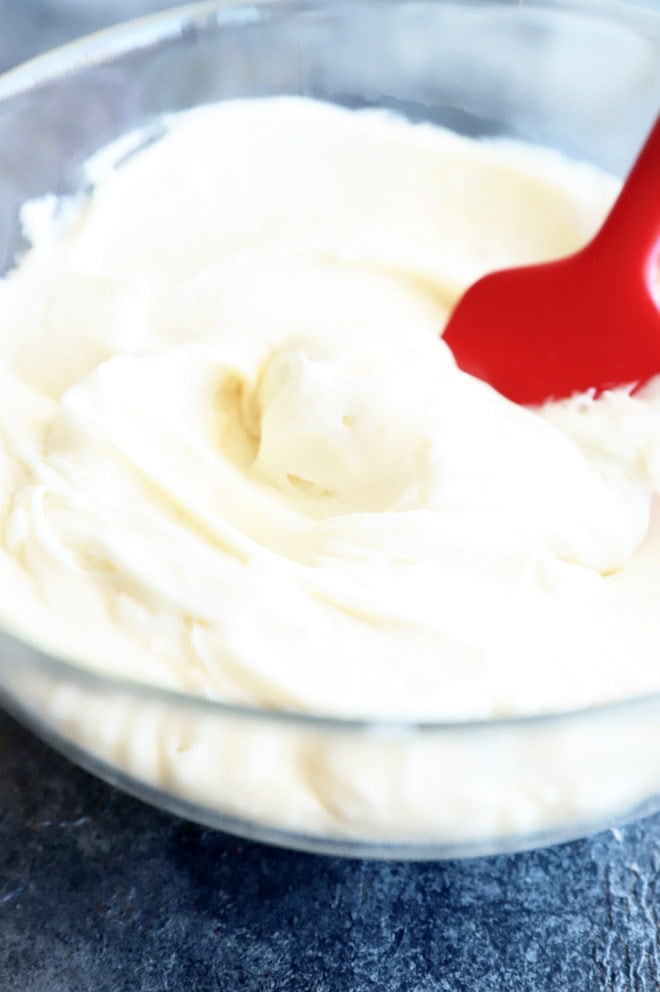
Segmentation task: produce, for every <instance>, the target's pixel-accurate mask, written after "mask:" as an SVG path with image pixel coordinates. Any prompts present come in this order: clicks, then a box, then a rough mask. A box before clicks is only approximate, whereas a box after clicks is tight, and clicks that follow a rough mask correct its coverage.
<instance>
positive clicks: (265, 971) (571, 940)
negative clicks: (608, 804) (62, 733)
mask: <svg viewBox="0 0 660 992" xmlns="http://www.w3.org/2000/svg"><path fill="white" fill-rule="evenodd" d="M0 790H1V791H0V989H2V992H91V990H94V992H165V990H172V992H206V990H216V989H217V990H222V992H238V990H246V992H253V990H254V992H257V990H258V992H339V990H341V992H349V990H350V992H463V990H465V992H527V990H530V992H532V990H533V992H546V990H547V992H594V990H597V989H603V990H608V992H624V990H625V992H652V990H656V989H657V988H658V982H659V976H660V965H659V960H658V958H659V953H658V908H659V906H660V901H659V900H660V892H658V888H657V887H658V870H659V867H660V817H655V818H652V819H649V820H647V821H645V822H642V823H637V824H634V825H631V826H629V827H626V828H625V829H623V830H621V831H617V832H612V831H610V832H608V833H606V834H602V835H600V836H599V837H596V838H593V839H592V840H590V841H584V842H581V843H577V844H569V845H563V846H561V847H556V848H552V849H548V850H544V851H538V852H533V853H530V854H524V855H519V856H516V857H501V858H484V859H480V860H475V861H464V862H447V863H444V864H429V865H414V864H397V863H389V864H380V863H376V862H359V861H342V860H340V859H334V858H332V859H331V858H318V857H312V856H311V855H303V854H292V853H288V852H285V851H278V850H275V849H271V848H267V847H263V846H261V845H257V844H246V843H243V842H241V841H237V840H235V839H232V838H230V837H227V836H225V835H224V834H219V833H215V832H213V831H209V830H204V829H201V828H199V827H195V826H193V825H191V824H187V823H184V822H183V821H181V820H177V819H175V818H174V817H171V816H167V815H166V814H164V813H159V812H156V811H155V810H152V809H150V808H149V807H147V806H145V805H143V804H142V803H139V802H137V801H136V800H134V799H130V798H128V797H126V796H123V795H122V794H120V793H118V792H117V791H116V790H114V789H112V788H110V787H109V786H106V785H104V784H103V783H101V782H98V781H97V780H95V779H93V778H92V777H91V776H89V775H87V774H86V773H85V772H82V771H80V770H78V769H77V768H74V767H73V766H72V765H70V764H69V763H68V762H67V761H65V759H63V758H61V757H59V755H57V754H56V753H55V752H54V751H52V750H50V748H48V747H46V746H45V745H44V744H42V743H41V742H39V741H38V740H36V739H35V738H34V737H32V735H30V734H29V733H28V732H27V731H25V730H22V729H21V728H19V727H18V726H17V725H16V724H15V723H14V722H13V721H12V720H10V719H9V717H6V716H2V715H0Z"/></svg>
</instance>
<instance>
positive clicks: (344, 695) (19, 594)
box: [0, 98, 660, 719]
mask: <svg viewBox="0 0 660 992" xmlns="http://www.w3.org/2000/svg"><path fill="white" fill-rule="evenodd" d="M616 191H617V182H616V181H615V180H614V179H613V178H611V177H609V176H607V175H605V174H603V173H600V172H598V171H597V170H595V169H593V168H591V167H588V166H585V165H582V164H578V163H573V162H570V161H568V160H566V159H564V158H563V157H561V156H560V155H559V154H558V153H556V152H551V151H549V150H543V149H535V148H532V147H530V146H525V145H522V144H517V143H514V142H508V141H473V140H469V139H466V138H462V137H459V136H457V135H455V134H453V133H450V132H448V131H444V130H441V129H439V128H435V127H432V126H430V125H419V124H417V125H415V124H411V123H408V122H406V121H404V120H402V119H398V118H396V117H393V116H389V115H386V114H382V113H374V112H354V111H348V110H343V109H340V108H338V107H334V106H331V105H327V104H322V103H319V102H314V101H312V100H304V99H297V98H276V99H265V100H252V101H230V102H226V103H223V104H219V105H217V106H214V107H209V108H203V109H199V110H195V111H192V112H190V113H187V114H185V115H182V116H180V117H177V118H175V119H173V120H172V121H171V126H170V128H169V131H168V133H167V134H166V135H165V137H163V138H162V139H161V140H159V141H158V142H157V143H155V144H154V145H152V146H150V147H148V148H146V149H145V150H143V151H141V152H139V153H138V154H136V155H135V156H133V157H132V158H130V159H129V160H128V161H127V162H126V163H125V164H123V165H122V166H120V167H118V168H117V169H116V170H114V171H113V172H111V173H110V174H109V175H107V176H105V178H104V179H103V180H102V181H101V182H99V184H98V186H97V188H96V189H95V191H94V193H93V195H92V196H91V198H90V200H89V202H88V204H87V205H86V206H85V208H84V209H83V210H82V211H81V212H80V215H79V216H78V217H77V219H76V220H75V222H74V223H72V224H71V225H70V226H69V227H68V229H67V231H66V232H65V233H64V234H63V235H62V236H61V237H55V238H46V239H43V240H41V241H39V242H37V244H36V245H35V246H34V248H33V249H32V250H31V251H30V252H28V253H27V255H26V256H25V257H24V258H23V259H22V260H21V261H20V263H19V264H18V266H17V267H16V269H15V270H14V271H12V272H11V273H10V274H9V275H8V276H7V277H6V278H5V279H4V280H3V281H2V282H0V327H2V333H1V334H0V591H1V595H0V611H1V617H2V621H3V623H4V624H5V625H6V626H7V627H10V628H11V629H13V630H15V631H17V632H19V633H20V634H22V635H24V636H26V637H27V638H29V639H31V640H36V641H38V642H39V643H40V644H42V645H43V646H45V647H46V648H48V649H49V650H52V651H53V652H55V653H59V654H63V655H65V656H66V657H69V658H72V659H74V660H76V661H78V662H80V663H83V664H85V665H88V666H91V667H93V668H95V669H99V670H102V671H106V672H109V673H112V674H118V675H124V676H128V677H130V678H137V679H140V680H142V681H147V682H153V683H156V684H159V685H164V686H169V687H173V688H180V689H184V690H186V691H190V692H193V693H199V694H203V695H205V696H207V697H209V698H216V699H222V700H228V701H232V702H247V703H256V704H260V705H263V706H266V707H280V708H287V709H294V710H302V711H305V712H312V713H325V714H333V715H350V716H365V717H401V718H421V719H442V718H449V719H463V718H469V717H490V716H501V715H508V714H511V715H514V714H521V713H537V712H549V711H554V710H559V709H565V708H572V707H579V706H583V705H590V704H593V703H597V702H602V701H605V700H610V699H616V698H622V697H625V696H628V695H637V694H640V693H643V692H647V691H652V690H658V689H660V610H658V609H657V594H658V592H660V513H659V512H658V499H657V493H658V491H660V388H659V387H658V384H657V382H652V383H651V384H649V386H647V387H646V388H645V390H643V391H642V392H641V393H638V394H636V395H635V396H630V395H629V391H627V390H618V391H616V392H613V393H610V394H606V395H605V396H603V397H602V398H600V399H598V400H594V399H593V398H591V397H589V396H577V397H575V398H573V399H571V400H568V401H563V402H561V403H556V404H552V403H550V404H547V405H546V406H545V407H543V408H542V409H534V410H532V409H525V408H522V407H518V406H516V405H514V404H512V403H510V402H509V401H507V400H506V399H504V398H503V397H502V396H500V395H499V394H497V393H496V392H495V391H493V390H492V389H491V388H490V387H488V386H487V385H485V384H484V383H481V382H479V381H477V380H475V379H473V378H472V377H470V376H468V375H465V374H463V373H462V372H460V371H459V370H458V369H457V368H456V366H455V364H454V361H453V359H452V356H451V354H450V352H449V350H448V348H447V347H446V346H445V345H444V344H443V343H442V341H441V340H439V339H438V332H439V329H441V327H442V324H443V322H444V321H445V320H446V318H447V314H448V312H449V311H450V309H451V307H452V305H453V304H454V302H455V301H456V300H457V299H458V298H459V296H460V295H461V293H462V292H463V291H464V289H465V288H466V287H467V286H468V285H469V284H470V283H471V282H473V281H474V280H475V279H477V278H478V277H479V276H481V275H482V274H484V273H485V272H488V271H491V270H493V269H499V268H504V267H506V266H511V265H520V264H524V263H529V262H534V261H540V260H546V259H549V258H553V257H557V256H560V255H563V254H567V253H569V252H571V251H573V250H575V249H577V248H579V247H580V246H581V245H583V244H584V243H585V242H586V241H587V240H588V239H589V238H590V237H591V236H592V235H593V234H594V232H595V231H596V230H597V228H598V226H599V224H600V222H601V221H602V219H603V217H604V216H605V214H606V213H607V210H608V208H609V206H610V205H611V203H612V201H613V199H614V197H615V195H616ZM533 333H534V328H533V327H530V334H533ZM622 333H625V328H622Z"/></svg>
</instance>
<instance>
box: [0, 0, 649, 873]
mask: <svg viewBox="0 0 660 992" xmlns="http://www.w3.org/2000/svg"><path fill="white" fill-rule="evenodd" d="M268 94H305V95H311V96H314V97H317V98H321V99H325V100H330V101H334V102H338V103H341V104H344V105H346V106H351V107H371V106H378V107H390V108H395V109H397V110H398V111H400V112H402V113H404V114H406V115H408V116H409V117H411V118H413V119H423V120H429V121H434V122H437V123H440V124H444V125H446V126H449V127H451V128H453V129H455V130H457V131H460V132H462V133H465V134H470V135H485V134H488V135H504V136H512V137H517V138H522V139H525V140H527V141H530V142H533V143H542V144H544V145H549V146H554V147H556V148H559V149H561V150H563V151H565V152H567V153H569V154H571V155H572V156H574V157H577V158H582V159H585V160H588V161H591V162H594V163H596V164H598V165H601V166H604V167H606V168H608V169H610V170H612V171H613V172H617V173H619V174H623V173H624V172H625V170H626V169H627V168H628V167H629V165H630V163H631V161H632V159H633V157H634V153H635V151H636V149H637V148H638V147H639V145H640V144H641V141H642V139H643V136H644V134H645V132H646V131H647V129H648V128H649V126H650V124H651V122H652V120H653V118H654V115H655V114H656V113H657V110H658V106H660V15H658V14H654V13H653V12H651V11H644V10H642V9H636V8H634V7H627V6H624V5H621V4H617V5H614V4H608V3H606V2H602V0H595V2H592V3H589V2H584V0H583V2H581V3H563V2H560V0H546V2H528V3H526V4H524V5H521V4H519V3H518V2H517V0H511V2H502V0H476V2H456V0H350V2H342V0H317V2H313V0H309V2H308V0H271V2H263V3H222V2H212V3H202V4H197V5H194V6H190V7H185V8H181V9H179V10H176V11H173V12H172V11H171V12H168V13H166V14H163V15H157V16H155V17H148V18H145V19H143V20H140V21H136V22H133V23H131V24H128V25H125V26H122V27H119V28H116V29H112V30H110V31H106V32H103V33H101V34H98V35H95V36H93V37H91V38H89V39H86V40H84V41H82V42H79V43H76V44H73V45H70V46H68V47H65V48H62V49H60V50H58V51H56V52H54V53H52V54H50V55H47V56H44V57H42V58H39V59H36V60H35V61H33V62H30V63H28V64H27V65H25V66H23V67H21V68H19V69H17V70H15V71H13V72H10V73H9V74H7V75H6V76H4V77H3V78H2V79H0V271H3V270H6V269H7V268H8V267H10V266H11V265H12V263H13V261H14V260H15V259H16V257H17V256H18V255H19V254H20V252H21V251H22V250H24V248H25V242H24V240H23V236H22V233H21V226H20V218H19V213H20V208H21V206H22V205H23V204H24V203H25V202H26V201H28V200H30V199H32V198H34V197H39V196H42V195H44V194H47V193H54V194H56V195H57V196H68V195H70V194H75V193H77V192H79V191H80V190H81V188H82V187H83V185H84V183H85V181H86V180H85V171H84V163H85V162H86V161H87V160H88V159H89V157H90V156H91V155H92V154H93V153H94V152H96V151H98V150H99V149H100V148H102V147H103V146H105V145H107V144H108V143H109V142H111V141H113V140H114V139H116V138H118V137H120V136H122V135H124V134H125V133H126V132H129V131H130V132H134V131H135V132H139V133H140V134H141V135H142V140H143V141H145V142H146V141H149V140H153V137H154V136H155V135H157V134H158V133H159V128H160V126H161V123H160V122H161V120H162V116H163V115H164V114H168V113H171V112H175V111H180V110H184V109H187V108H190V107H194V106H196V105H199V104H204V103H209V102H213V101H216V100H221V99H225V98H229V97H251V96H263V95H268ZM0 594H1V591H0ZM37 635H38V632H35V642H37V641H38V636H37ZM529 663H530V664H534V659H533V658H530V659H529ZM621 663H622V664H627V663H628V661H627V659H625V658H622V660H621ZM0 691H1V693H2V699H3V702H4V704H5V706H6V707H7V709H8V710H10V711H11V712H12V713H13V714H15V715H16V716H17V717H18V718H19V719H21V720H22V721H24V722H25V723H26V724H28V725H29V726H30V727H31V728H33V730H34V731H35V732H36V733H38V734H39V735H41V736H42V737H44V738H45V739H46V740H48V741H50V742H51V743H52V744H53V745H54V746H55V747H57V748H59V749H60V750H61V751H63V752H64V753H65V754H67V755H68V756H70V757H71V758H72V759H73V760H74V761H76V762H78V763H79V764H81V765H82V766H84V767H86V768H88V769H89V770H90V771H92V772H93V773H94V774H96V775H99V776H101V777H103V778H105V779H106V780H108V781H109V782H112V783H113V784H115V785H118V786H119V787H120V788H122V789H125V790H126V791H128V792H131V793H133V794H134V795H137V796H139V797H141V798H142V799H144V800H146V801H148V802H151V803H153V804H155V805H157V806H160V807H163V808H165V809H168V810H171V811H172V812H174V813H177V814H179V815H182V816H185V817H188V818H189V819H191V820H196V821H198V822H200V823H204V824H207V825H209V826H211V827H216V828H219V829H222V830H226V831H230V832H233V833H235V834H238V835H241V836H244V837H249V838H253V839H258V840H262V841H267V842H270V843H275V844H280V845H283V846H286V847H291V848H301V849H304V850H309V851H316V852H323V853H328V854H334V855H337V854H340V855H350V856H368V857H395V858H418V859H422V858H445V857H457V856H469V855H477V854H492V853H496V852H504V851H517V850H521V849H524V848H529V847H534V846H539V845H543V844H548V843H554V842H558V841H561V840H568V839H572V838H576V837H580V836H583V835H586V834H588V833H590V832H593V831H595V830H597V829H600V828H602V827H604V826H607V825H611V824H614V823H620V822H622V821H624V820H625V819H628V818H631V817H633V816H639V815H643V814H644V813H646V812H651V811H653V810H655V809H657V808H658V807H659V806H660V694H659V695H654V696H652V697H648V698H645V699H638V700H628V701H623V702H621V703H615V704H611V705H607V706H600V707H596V708H593V709H590V710H583V711H580V712H572V713H563V714H560V715H552V716H548V717H540V718H539V717H536V718H521V719H510V720H493V721H479V722H471V723H453V724H452V723H428V724H411V723H391V722H381V723H378V722H376V723H374V722H363V721H356V720H344V719H325V718H323V719H322V718H316V717H314V716H305V715H297V714H291V713H284V712H272V711H266V710H261V709H254V708H248V707H240V706H232V705H224V704H222V703H217V702H211V701H208V700H205V699H201V698H195V697H191V696H186V695H184V694H180V693H176V692H171V691H167V690H162V689H156V688H153V687H152V686H149V685H144V684H139V683H136V682H131V681H119V680H117V679H113V678H106V677H102V676H100V675H98V674H95V673H94V672H92V671H88V670H84V669H82V668H80V667H77V666H75V665H72V664H70V663H68V662H67V661H66V660H64V659H57V658H54V657H50V656H48V655H47V654H45V653H43V652H42V651H41V650H39V649H38V648H37V647H35V646H33V645H32V646H31V645H30V644H29V643H27V642H26V641H24V640H20V639H18V638H17V637H16V632H15V631H14V632H12V631H10V630H5V631H4V632H0ZM266 754H267V755H268V757H269V760H268V761H267V762H264V761H262V760H261V759H262V758H263V756H264V755H266ZM274 769H276V771H274Z"/></svg>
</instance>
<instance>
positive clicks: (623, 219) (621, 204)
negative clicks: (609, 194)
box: [595, 115, 660, 290]
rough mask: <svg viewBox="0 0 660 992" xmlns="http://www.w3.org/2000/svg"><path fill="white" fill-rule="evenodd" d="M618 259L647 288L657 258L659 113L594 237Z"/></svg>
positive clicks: (659, 243)
mask: <svg viewBox="0 0 660 992" xmlns="http://www.w3.org/2000/svg"><path fill="white" fill-rule="evenodd" d="M596 243H597V244H598V246H599V247H600V248H602V250H606V251H607V252H608V253H611V252H613V253H614V254H615V256H616V257H617V258H618V259H619V260H620V262H621V265H622V274H623V272H624V271H626V270H627V271H628V272H630V273H631V274H632V275H633V276H638V277H641V278H642V279H643V281H644V284H645V287H646V289H647V290H650V283H651V277H652V273H653V271H654V269H655V267H656V264H657V263H658V262H659V261H660V115H659V116H658V117H657V119H656V122H655V125H654V126H653V128H652V130H651V133H650V135H649V137H648V139H647V141H646V143H645V145H644V147H643V148H642V151H641V152H640V154H639V156H638V158H637V161H636V162H635V164H634V165H633V167H632V170H631V172H630V174H629V176H628V178H627V180H626V182H625V185H624V187H623V189H622V190H621V193H620V194H619V198H618V199H617V201H616V203H615V204H614V206H613V208H612V210H611V212H610V215H609V217H608V218H607V220H606V221H605V223H604V225H603V227H602V228H601V230H600V233H599V235H598V236H597V238H596V241H595V244H596Z"/></svg>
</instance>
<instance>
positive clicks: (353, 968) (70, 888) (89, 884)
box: [0, 0, 660, 992]
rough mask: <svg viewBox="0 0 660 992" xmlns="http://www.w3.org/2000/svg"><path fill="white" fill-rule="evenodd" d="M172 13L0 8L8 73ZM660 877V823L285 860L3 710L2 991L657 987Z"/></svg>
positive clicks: (89, 2)
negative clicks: (463, 848)
mask: <svg viewBox="0 0 660 992" xmlns="http://www.w3.org/2000/svg"><path fill="white" fill-rule="evenodd" d="M654 2H656V3H657V2H658V0H654ZM169 5H170V6H171V5H172V4H169ZM165 6H168V4H167V3H165V2H164V0H155V2H154V0H114V2H113V0H60V2H59V3H57V2H56V0H0V70H1V69H4V68H7V67H9V66H10V65H12V64H15V63H17V62H19V61H21V60H22V59H23V58H27V57H28V56H29V55H31V54H33V53H35V52H37V51H41V50H44V49H46V48H48V47H50V46H52V45H54V44H57V43H60V42H62V41H65V40H67V39H68V38H70V37H74V36H75V35H78V34H82V33H84V32H85V31H89V30H93V29H95V28H97V27H101V26H103V25H104V24H108V23H111V22H112V21H116V20H119V19H121V18H122V17H123V16H126V15H127V14H128V13H140V12H147V11H149V10H150V9H155V8H157V7H165ZM659 868H660V817H655V818H652V819H650V820H646V821H644V822H642V823H638V824H635V825H632V826H629V827H627V828H625V829H623V830H621V831H618V832H609V833H607V834H603V835H601V836H599V837H596V838H593V839H592V840H590V841H585V842H582V843H578V844H571V845H565V846H563V847H558V848H553V849H550V850H546V851H539V852H534V853H531V854H525V855H520V856H517V857H506V858H489V859H482V860H479V861H471V862H451V863H445V864H438V865H404V864H378V863H368V862H356V861H353V862H349V861H339V860H336V859H323V858H316V857H311V856H307V855H300V854H289V853H286V852H283V851H277V850H271V849H268V848H265V847H261V846H259V845H254V844H246V843H242V842H239V841H236V840H234V839H232V838H229V837H226V836H224V835H222V834H217V833H213V832H211V831H208V830H203V829H201V828H198V827H195V826H192V825H190V824H186V823H183V822H182V821H180V820H177V819H174V818H173V817H170V816H167V815H165V814H162V813H159V812H157V811H154V810H151V809H149V808H148V807H146V806H144V805H142V804H141V803H139V802H137V801H135V800H133V799H130V798H128V797H126V796H123V795H121V794H120V793H118V792H116V791H115V790H113V789H111V788H110V787H108V786H106V785H104V784H103V783H100V782H98V781H96V780H95V779H93V778H91V777H90V776H89V775H87V774H85V773H84V772H82V771H80V770H78V769H76V768H75V767H73V766H72V765H71V764H69V763H68V762H67V761H65V760H64V759H63V758H60V757H59V756H58V755H57V754H55V752H53V751H51V750H50V749H49V748H47V747H46V746H45V745H43V744H41V743H40V742H39V741H37V740H36V739H35V738H34V737H32V736H31V735H30V734H29V733H27V732H26V731H24V730H22V729H21V728H20V727H18V726H17V725H16V724H15V723H14V722H13V721H12V720H10V719H9V717H6V716H4V715H3V714H1V713H0V992H88V990H94V992H167V990H172V992H206V990H209V992H210V990H219V992H238V990H246V992H252V990H255V992H257V990H258V992H368V990H369V992H371V990H373V992H399V990H400V992H500V990H501V992H505V990H506V992H594V990H607V992H652V990H653V992H655V990H657V989H658V988H660V963H659V953H660V952H659V948H658V913H659V911H660V883H659V882H658V871H659Z"/></svg>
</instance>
